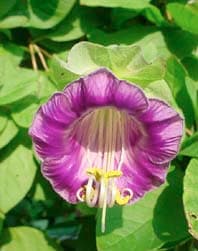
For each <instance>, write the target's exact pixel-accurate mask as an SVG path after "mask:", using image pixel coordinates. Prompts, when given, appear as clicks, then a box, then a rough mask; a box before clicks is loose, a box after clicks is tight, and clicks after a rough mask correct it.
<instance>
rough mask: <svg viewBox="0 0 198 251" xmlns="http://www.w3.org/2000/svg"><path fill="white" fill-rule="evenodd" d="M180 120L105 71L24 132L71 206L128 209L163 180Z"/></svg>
mask: <svg viewBox="0 0 198 251" xmlns="http://www.w3.org/2000/svg"><path fill="white" fill-rule="evenodd" d="M182 127H183V120H182V118H181V117H180V116H179V114H178V113H177V112H176V111H175V110H174V109H173V108H172V107H170V106H169V105H167V104H166V103H165V102H163V101H161V100H158V99H149V98H147V97H146V96H145V94H144V93H143V91H142V90H141V89H140V88H139V87H137V86H135V85H133V84H129V83H127V82H126V81H124V80H119V79H117V78H116V77H115V76H114V75H113V74H112V73H111V72H109V71H108V70H106V69H99V70H97V71H95V72H93V73H91V74H90V75H88V76H86V77H83V78H80V79H79V80H77V81H75V82H73V83H71V84H70V85H68V86H67V87H66V88H65V89H64V91H63V92H57V93H55V94H54V95H53V96H52V97H51V98H50V99H49V101H48V102H47V103H46V104H44V105H42V106H41V107H40V109H39V110H38V112H37V114H36V115H35V118H34V121H33V124H32V126H31V128H30V131H29V133H30V135H31V137H32V139H33V143H34V148H35V151H36V153H37V155H38V156H39V157H40V159H41V160H42V173H43V175H44V176H45V177H46V178H47V179H48V180H49V182H50V183H51V184H52V186H53V188H54V190H55V191H56V192H57V193H58V194H59V195H60V196H61V197H63V198H64V199H65V200H67V201H68V202H70V203H78V202H80V201H85V202H86V203H87V205H88V206H90V207H94V206H98V207H101V208H103V213H102V230H103V231H104V226H105V214H106V208H107V207H112V206H113V205H114V204H115V203H116V204H119V205H125V204H129V203H133V202H134V201H136V200H137V199H139V198H140V197H142V196H143V195H144V194H145V192H147V191H149V190H151V189H153V188H155V187H158V186H159V185H160V184H162V183H163V182H164V180H165V177H166V173H167V168H168V166H169V163H170V161H171V160H172V159H173V158H174V157H175V156H176V154H177V152H178V148H179V143H180V140H181V136H182V130H183V129H182Z"/></svg>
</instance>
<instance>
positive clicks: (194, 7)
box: [167, 1, 198, 34]
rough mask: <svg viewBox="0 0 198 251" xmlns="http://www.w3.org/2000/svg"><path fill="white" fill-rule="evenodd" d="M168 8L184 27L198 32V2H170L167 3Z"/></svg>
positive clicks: (177, 21) (176, 20)
mask: <svg viewBox="0 0 198 251" xmlns="http://www.w3.org/2000/svg"><path fill="white" fill-rule="evenodd" d="M167 10H168V11H169V12H170V14H171V15H172V17H173V19H174V21H175V22H176V24H178V25H179V26H180V27H181V28H182V29H184V30H187V31H190V32H192V33H195V34H198V25H197V23H198V2H196V1H195V2H193V3H188V4H186V5H184V4H181V3H170V4H168V5H167Z"/></svg>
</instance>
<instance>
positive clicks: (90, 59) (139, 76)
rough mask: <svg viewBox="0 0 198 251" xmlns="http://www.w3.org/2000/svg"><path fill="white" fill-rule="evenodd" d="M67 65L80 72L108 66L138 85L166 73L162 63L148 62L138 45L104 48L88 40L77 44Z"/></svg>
mask: <svg viewBox="0 0 198 251" xmlns="http://www.w3.org/2000/svg"><path fill="white" fill-rule="evenodd" d="M66 67H67V69H68V70H70V71H71V72H73V73H75V74H78V75H85V74H87V73H89V72H92V71H94V70H96V69H98V68H100V67H106V68H109V69H110V70H112V71H113V73H115V74H116V75H117V76H118V77H120V78H124V79H128V80H130V81H134V82H135V83H138V84H145V83H150V82H153V81H155V80H159V79H162V78H163V76H164V73H165V69H164V65H163V64H162V63H159V62H153V64H148V63H147V62H146V61H145V60H144V58H143V56H142V53H141V50H140V48H139V47H137V46H117V45H112V46H108V47H104V46H102V45H98V44H93V43H89V42H81V43H78V44H76V45H75V46H74V47H73V48H72V49H71V51H70V53H69V55H68V62H67V65H66Z"/></svg>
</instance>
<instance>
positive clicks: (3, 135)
mask: <svg viewBox="0 0 198 251" xmlns="http://www.w3.org/2000/svg"><path fill="white" fill-rule="evenodd" d="M0 123H2V124H1V127H0V149H1V148H3V147H4V146H6V145H7V144H8V143H9V142H10V140H11V139H13V138H14V136H15V135H16V134H17V132H18V128H17V126H16V125H15V123H14V122H13V121H12V120H11V119H9V118H8V117H6V115H5V114H0Z"/></svg>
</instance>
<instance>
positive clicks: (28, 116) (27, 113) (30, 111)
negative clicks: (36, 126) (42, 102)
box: [11, 103, 39, 128]
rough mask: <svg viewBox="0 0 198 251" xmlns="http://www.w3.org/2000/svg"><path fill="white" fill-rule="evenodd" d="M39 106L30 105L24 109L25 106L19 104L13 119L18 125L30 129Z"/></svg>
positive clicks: (14, 111)
mask: <svg viewBox="0 0 198 251" xmlns="http://www.w3.org/2000/svg"><path fill="white" fill-rule="evenodd" d="M38 107H39V105H38V104H36V103H32V104H29V105H28V106H27V107H24V104H18V105H17V106H16V108H15V109H13V111H12V114H11V116H12V118H13V120H14V121H15V122H16V124H17V125H19V126H21V127H25V128H28V127H30V125H31V124H32V120H33V117H34V114H35V113H36V111H37V110H38Z"/></svg>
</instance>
